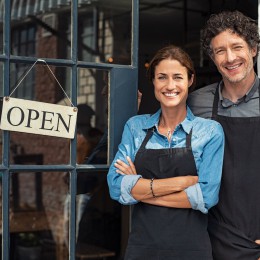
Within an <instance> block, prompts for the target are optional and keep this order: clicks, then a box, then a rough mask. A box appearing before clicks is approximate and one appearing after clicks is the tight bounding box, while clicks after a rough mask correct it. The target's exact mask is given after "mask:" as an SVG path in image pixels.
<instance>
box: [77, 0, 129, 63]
mask: <svg viewBox="0 0 260 260" xmlns="http://www.w3.org/2000/svg"><path fill="white" fill-rule="evenodd" d="M131 2H132V1H131V0H122V1H116V0H112V1H111V0H110V1H107V0H98V1H97V0H92V1H90V0H81V1H79V7H78V8H79V9H78V10H79V13H78V18H79V19H78V23H79V26H78V35H79V60H83V61H88V62H105V63H117V64H131V30H132V28H131V10H132V3H131Z"/></svg>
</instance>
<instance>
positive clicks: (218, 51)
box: [215, 50, 224, 55]
mask: <svg viewBox="0 0 260 260" xmlns="http://www.w3.org/2000/svg"><path fill="white" fill-rule="evenodd" d="M215 53H216V54H217V55H221V54H223V53H224V50H217V51H216V52H215Z"/></svg>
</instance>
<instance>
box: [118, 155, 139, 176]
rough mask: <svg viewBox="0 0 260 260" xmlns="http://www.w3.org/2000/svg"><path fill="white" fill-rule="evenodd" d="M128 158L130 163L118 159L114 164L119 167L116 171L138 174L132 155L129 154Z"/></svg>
mask: <svg viewBox="0 0 260 260" xmlns="http://www.w3.org/2000/svg"><path fill="white" fill-rule="evenodd" d="M126 160H127V161H128V163H129V165H128V164H126V163H125V162H123V161H121V160H117V161H116V163H115V164H114V165H115V167H116V168H117V170H116V172H117V173H120V174H125V175H131V174H136V169H135V166H134V164H133V162H132V160H131V159H130V157H128V156H127V157H126Z"/></svg>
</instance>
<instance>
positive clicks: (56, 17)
mask: <svg viewBox="0 0 260 260" xmlns="http://www.w3.org/2000/svg"><path fill="white" fill-rule="evenodd" d="M70 5H71V1H68V0H65V1H36V0H27V1H17V0H11V24H12V34H11V46H12V54H13V55H19V56H20V55H23V56H27V57H38V58H61V59H65V58H70V52H71V47H70V44H71V43H70V38H69V37H70V33H71V30H70V24H71V6H70ZM0 18H1V17H0Z"/></svg>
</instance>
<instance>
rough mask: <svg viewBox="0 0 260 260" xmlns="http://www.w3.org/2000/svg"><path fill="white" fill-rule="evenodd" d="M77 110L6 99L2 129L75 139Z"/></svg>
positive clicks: (0, 126) (0, 125)
mask: <svg viewBox="0 0 260 260" xmlns="http://www.w3.org/2000/svg"><path fill="white" fill-rule="evenodd" d="M76 121H77V108H75V107H69V106H62V105H56V104H49V103H43V102H37V101H30V100H24V99H17V98H10V97H4V99H3V108H2V116H1V123H0V128H1V129H2V130H8V131H16V132H23V133H31V134H39V135H48V136H56V137H63V138H70V139H73V138H74V136H75V128H76Z"/></svg>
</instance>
